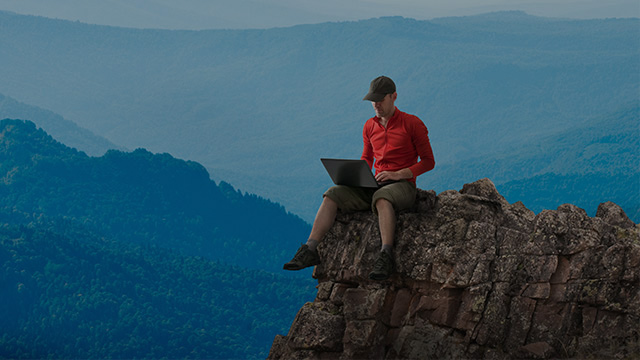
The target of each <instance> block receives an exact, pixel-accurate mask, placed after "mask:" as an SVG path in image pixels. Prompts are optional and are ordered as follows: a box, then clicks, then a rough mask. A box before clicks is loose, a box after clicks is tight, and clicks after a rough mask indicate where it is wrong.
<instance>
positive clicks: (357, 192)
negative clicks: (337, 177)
mask: <svg viewBox="0 0 640 360" xmlns="http://www.w3.org/2000/svg"><path fill="white" fill-rule="evenodd" d="M372 195H373V191H368V190H367V189H363V188H352V187H348V186H340V185H338V186H333V187H331V188H329V190H327V191H326V192H325V193H324V196H323V200H322V204H321V205H320V208H319V209H318V212H317V214H316V218H315V220H314V222H313V226H312V228H311V234H310V235H309V239H308V240H307V243H306V244H304V245H302V246H300V248H299V249H298V252H296V254H295V256H294V257H293V259H292V260H291V261H289V262H288V263H286V264H284V267H283V268H284V269H285V270H301V269H304V268H306V267H309V266H314V265H318V264H319V263H320V256H318V252H317V251H316V246H317V245H318V244H319V243H320V241H322V239H323V238H324V236H325V235H326V233H327V232H329V230H331V227H332V226H333V223H334V221H335V219H336V215H337V213H338V209H341V210H342V211H346V212H351V211H361V210H366V209H368V208H369V206H370V204H371V196H372Z"/></svg>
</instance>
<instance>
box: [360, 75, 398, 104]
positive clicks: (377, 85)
mask: <svg viewBox="0 0 640 360" xmlns="http://www.w3.org/2000/svg"><path fill="white" fill-rule="evenodd" d="M394 92H396V84H395V83H394V82H393V80H391V79H390V78H388V77H386V76H378V77H377V78H375V79H373V80H372V81H371V85H370V86H369V93H368V94H367V95H365V97H364V98H363V99H362V100H369V101H373V102H378V101H382V99H384V97H385V96H386V95H387V94H393V93H394Z"/></svg>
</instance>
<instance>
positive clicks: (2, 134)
mask: <svg viewBox="0 0 640 360" xmlns="http://www.w3.org/2000/svg"><path fill="white" fill-rule="evenodd" d="M247 224H251V226H247ZM308 231H309V226H308V224H306V223H305V222H304V221H303V220H301V219H300V218H299V217H297V216H295V215H292V214H290V213H287V212H286V211H285V210H284V208H283V207H282V206H281V205H279V204H275V203H273V202H271V201H268V200H265V199H262V198H260V197H258V196H256V195H250V194H243V193H241V192H239V191H237V190H235V189H234V188H233V187H232V186H231V185H229V184H226V183H220V184H216V183H214V182H213V181H212V180H210V178H209V174H208V173H207V171H206V170H205V169H204V167H202V165H200V164H197V163H195V162H192V161H184V160H179V159H176V158H174V157H172V156H170V155H169V154H152V153H150V152H148V151H146V150H144V149H137V150H135V151H132V152H123V151H118V150H110V151H108V152H107V153H106V154H105V155H103V156H101V157H90V156H88V155H86V154H85V153H84V152H80V151H77V150H75V149H72V148H69V147H67V146H65V145H64V144H61V143H59V142H57V141H56V140H54V139H53V138H52V137H51V136H50V135H48V134H47V133H46V132H44V131H43V130H42V129H38V128H37V127H36V126H35V124H34V123H33V122H30V121H22V120H10V119H5V120H2V121H0V263H2V267H1V268H0V292H1V293H2V299H3V303H2V304H3V306H2V309H1V310H0V339H2V341H0V357H2V358H31V359H32V358H47V357H56V358H112V357H113V358H140V357H147V358H158V357H171V358H184V357H193V358H219V359H229V358H265V357H266V355H267V353H268V348H269V345H270V343H271V341H272V340H273V337H274V336H275V334H276V333H280V332H286V329H287V328H288V326H289V324H290V321H291V319H292V317H293V314H294V313H295V309H296V308H297V307H299V306H300V305H301V304H302V303H304V302H305V301H309V300H311V299H313V292H314V291H315V281H314V280H313V279H311V278H310V277H309V271H302V272H301V273H293V274H292V273H283V272H282V270H281V266H282V263H284V262H286V261H287V260H288V258H289V257H290V256H291V253H292V252H294V251H295V249H296V248H297V247H298V246H299V242H300V241H301V240H304V239H305V237H304V236H306V234H307V233H308Z"/></svg>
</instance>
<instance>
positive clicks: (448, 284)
mask: <svg viewBox="0 0 640 360" xmlns="http://www.w3.org/2000/svg"><path fill="white" fill-rule="evenodd" d="M379 247H380V234H379V230H378V225H377V219H376V218H375V215H372V214H370V213H355V214H339V216H338V218H337V221H336V224H335V226H334V227H333V229H332V231H331V232H330V233H329V234H328V235H327V237H326V238H325V239H324V241H323V243H322V244H321V245H320V247H319V248H318V251H319V254H320V256H321V258H322V261H323V263H322V264H321V265H318V266H317V267H316V269H315V271H314V275H313V276H314V277H315V278H316V279H317V280H318V286H317V288H318V293H317V297H316V299H315V301H314V302H313V303H307V304H305V305H304V306H303V307H302V308H301V309H300V310H299V312H298V314H297V316H296V318H295V320H294V322H293V324H292V325H291V328H290V330H289V334H288V335H286V336H282V335H277V336H276V338H275V339H274V342H273V345H272V348H271V352H270V354H269V359H335V358H349V359H351V358H368V359H430V358H438V359H440V358H484V359H506V358H550V357H576V356H577V357H596V358H600V357H614V356H615V357H618V356H629V357H635V356H640V341H639V336H640V285H639V284H640V226H638V225H636V224H634V223H633V222H632V221H630V220H629V219H628V218H627V216H626V215H625V214H624V212H623V211H622V209H621V208H620V207H618V206H617V205H615V204H613V203H610V202H609V203H603V204H601V205H600V207H599V208H598V211H597V214H596V216H595V217H593V218H592V217H589V216H588V215H587V214H586V212H585V211H584V210H582V209H580V208H577V207H576V206H573V205H562V206H560V207H559V208H558V209H557V210H554V211H547V210H545V211H542V212H541V213H539V214H537V215H536V214H534V213H533V212H532V211H530V210H528V209H527V208H525V206H524V205H523V204H522V203H519V202H518V203H514V204H509V203H508V202H507V201H506V200H505V199H504V198H503V197H502V196H501V195H500V194H499V193H498V191H497V190H496V188H495V186H494V185H493V183H491V181H489V180H488V179H482V180H479V181H477V182H475V183H472V184H467V185H465V186H464V187H463V189H462V190H461V191H459V192H458V191H453V190H449V191H445V192H443V193H441V194H439V195H437V196H436V194H435V193H434V192H433V191H423V190H420V192H419V194H418V201H417V203H416V205H415V207H414V209H412V210H411V211H408V212H403V213H401V214H399V215H398V227H397V236H396V244H395V252H394V257H395V260H396V273H395V274H394V275H393V277H392V278H391V279H389V280H388V281H385V282H382V283H378V282H372V281H370V280H369V279H368V273H369V271H370V269H371V268H372V266H373V262H374V259H375V255H376V252H377V251H379Z"/></svg>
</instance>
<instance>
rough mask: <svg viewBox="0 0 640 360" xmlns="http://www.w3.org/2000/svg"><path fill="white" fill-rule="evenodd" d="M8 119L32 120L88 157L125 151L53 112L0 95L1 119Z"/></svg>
mask: <svg viewBox="0 0 640 360" xmlns="http://www.w3.org/2000/svg"><path fill="white" fill-rule="evenodd" d="M7 118H11V119H30V120H31V121H33V122H34V123H35V124H36V125H38V126H39V127H41V128H42V129H43V130H45V131H46V132H47V133H49V134H51V136H53V137H55V138H56V139H58V140H59V141H61V142H62V143H64V144H66V145H68V146H70V147H73V148H76V149H78V150H80V151H84V152H86V153H87V154H88V155H92V156H100V155H103V154H104V153H105V152H106V151H107V150H110V149H120V150H123V149H122V148H121V147H119V146H117V145H115V144H113V143H112V142H110V141H109V140H107V139H105V138H103V137H101V136H97V135H96V134H94V133H92V132H91V131H89V130H87V129H83V128H81V127H79V126H78V125H76V124H75V123H73V122H71V121H69V120H66V119H64V118H63V117H62V116H60V115H58V114H56V113H54V112H52V111H48V110H44V109H41V108H39V107H37V106H30V105H27V104H24V103H21V102H19V101H17V100H15V99H12V98H10V97H8V96H4V95H2V94H0V119H7Z"/></svg>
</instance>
